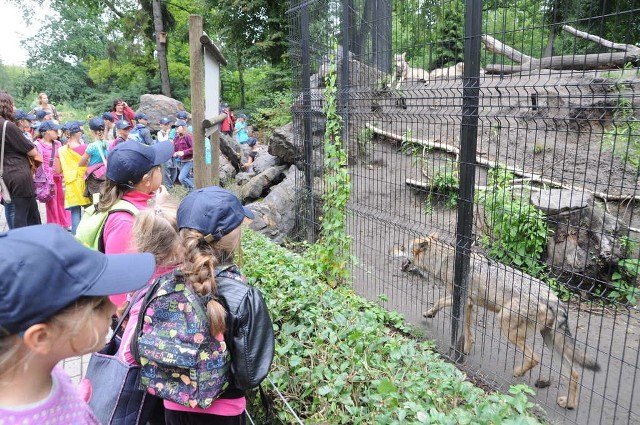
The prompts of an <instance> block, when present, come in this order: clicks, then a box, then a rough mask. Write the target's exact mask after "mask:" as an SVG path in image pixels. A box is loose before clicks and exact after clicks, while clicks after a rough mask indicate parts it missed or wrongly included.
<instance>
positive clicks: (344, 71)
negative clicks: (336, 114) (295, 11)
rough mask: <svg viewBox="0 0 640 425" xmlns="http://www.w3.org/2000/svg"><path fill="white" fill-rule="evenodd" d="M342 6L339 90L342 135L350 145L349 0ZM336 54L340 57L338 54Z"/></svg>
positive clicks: (343, 140)
mask: <svg viewBox="0 0 640 425" xmlns="http://www.w3.org/2000/svg"><path fill="white" fill-rule="evenodd" d="M342 8H343V9H342V19H341V24H342V47H338V49H342V66H341V67H340V86H339V87H338V90H339V92H340V115H341V116H342V134H341V137H342V142H343V143H344V144H345V146H349V144H348V143H347V141H348V140H349V19H348V18H347V16H349V14H348V10H349V9H348V8H349V2H348V1H347V0H343V1H342ZM336 53H337V52H336ZM336 56H337V57H339V55H337V54H336ZM336 71H337V70H336Z"/></svg>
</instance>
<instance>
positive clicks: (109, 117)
mask: <svg viewBox="0 0 640 425" xmlns="http://www.w3.org/2000/svg"><path fill="white" fill-rule="evenodd" d="M102 119H103V120H107V121H111V122H113V121H114V120H113V114H111V112H105V113H104V114H102Z"/></svg>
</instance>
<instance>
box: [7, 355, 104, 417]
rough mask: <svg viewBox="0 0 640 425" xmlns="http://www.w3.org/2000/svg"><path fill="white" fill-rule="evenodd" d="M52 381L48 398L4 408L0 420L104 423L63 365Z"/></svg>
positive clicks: (54, 374)
mask: <svg viewBox="0 0 640 425" xmlns="http://www.w3.org/2000/svg"><path fill="white" fill-rule="evenodd" d="M51 380H52V382H53V384H52V386H51V392H50V393H49V395H48V396H47V397H46V398H45V399H44V400H41V401H39V402H37V403H32V404H25V405H22V406H12V407H0V418H2V420H0V422H1V423H3V424H6V425H13V424H16V425H18V424H20V425H41V424H51V425H67V424H83V425H94V424H96V425H99V424H100V421H98V419H97V418H96V417H95V415H94V414H93V412H92V411H91V408H90V407H89V405H88V404H87V403H86V402H85V401H84V400H83V399H82V397H80V393H79V392H78V389H77V388H76V387H75V386H74V385H73V383H72V382H71V379H69V375H67V373H66V372H65V371H64V369H62V367H60V366H56V367H54V368H53V370H52V371H51Z"/></svg>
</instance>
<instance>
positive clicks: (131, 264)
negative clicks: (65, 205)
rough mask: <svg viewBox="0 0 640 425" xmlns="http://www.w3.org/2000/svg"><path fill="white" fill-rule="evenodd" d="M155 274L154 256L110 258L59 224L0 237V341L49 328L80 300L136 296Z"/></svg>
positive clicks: (146, 254) (10, 232) (110, 256)
mask: <svg viewBox="0 0 640 425" xmlns="http://www.w3.org/2000/svg"><path fill="white" fill-rule="evenodd" d="M154 270H155V259H154V257H153V255H152V254H148V253H143V254H113V255H105V254H102V253H101V252H98V251H94V250H91V249H89V248H87V247H85V246H84V245H82V244H81V243H80V242H78V241H77V240H76V239H75V238H74V237H73V236H71V235H70V234H69V232H67V231H66V230H65V229H63V228H62V227H60V226H57V225H55V224H44V225H36V226H28V227H22V228H19V229H15V230H10V231H9V232H6V233H0V293H2V297H0V335H13V334H16V333H19V332H21V331H24V330H26V329H28V328H29V327H30V326H32V325H35V324H37V323H44V322H47V321H48V320H49V319H51V318H52V317H53V316H55V315H56V314H57V313H58V312H60V311H61V310H63V309H64V308H65V307H67V306H69V305H70V304H71V303H73V302H74V301H76V300H77V299H78V298H80V297H84V296H106V295H116V294H123V293H127V292H131V291H135V290H136V289H138V288H141V287H143V286H144V285H145V284H146V283H147V281H148V280H149V279H150V278H151V276H152V275H153V272H154Z"/></svg>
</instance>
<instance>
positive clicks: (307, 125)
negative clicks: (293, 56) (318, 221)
mask: <svg viewBox="0 0 640 425" xmlns="http://www.w3.org/2000/svg"><path fill="white" fill-rule="evenodd" d="M300 31H301V33H302V58H301V59H302V121H303V128H304V135H303V137H304V139H303V147H304V164H305V167H304V181H305V193H306V195H307V196H306V199H307V201H308V203H307V208H308V209H307V223H306V225H305V226H304V227H305V229H306V233H307V242H309V243H314V242H315V205H314V201H313V170H312V167H313V140H312V136H311V70H310V59H309V57H310V55H309V6H308V4H306V3H305V4H304V6H303V7H302V16H301V20H300Z"/></svg>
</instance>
